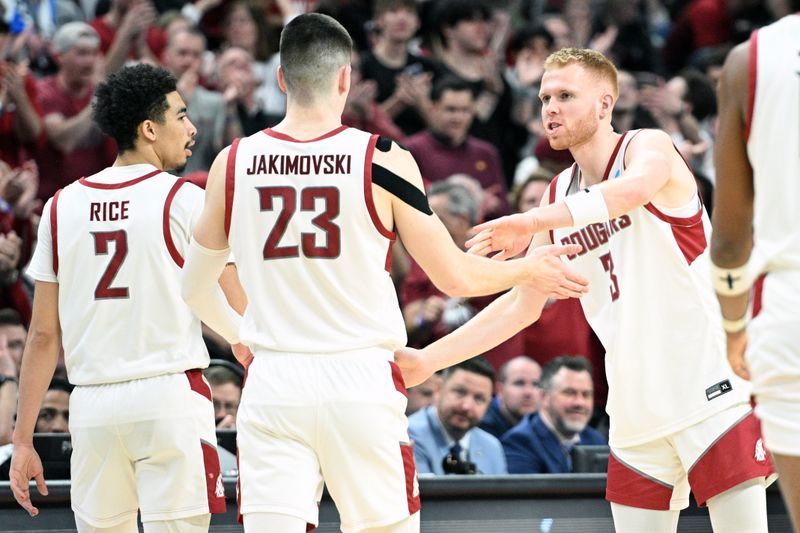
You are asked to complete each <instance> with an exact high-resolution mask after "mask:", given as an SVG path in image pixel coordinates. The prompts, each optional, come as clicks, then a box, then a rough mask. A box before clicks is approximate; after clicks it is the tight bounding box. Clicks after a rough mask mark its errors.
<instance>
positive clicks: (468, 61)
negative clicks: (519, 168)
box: [434, 0, 527, 177]
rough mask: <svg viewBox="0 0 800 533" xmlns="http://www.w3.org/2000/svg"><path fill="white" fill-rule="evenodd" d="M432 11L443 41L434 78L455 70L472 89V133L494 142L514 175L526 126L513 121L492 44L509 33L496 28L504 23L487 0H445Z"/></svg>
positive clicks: (505, 167)
mask: <svg viewBox="0 0 800 533" xmlns="http://www.w3.org/2000/svg"><path fill="white" fill-rule="evenodd" d="M434 16H435V17H436V21H437V24H438V29H439V36H440V38H441V45H442V46H441V53H440V54H438V59H439V62H438V63H436V76H435V80H434V84H435V83H436V82H437V81H438V80H439V79H441V78H444V77H449V76H454V77H456V78H457V79H460V80H462V81H464V82H466V83H467V86H468V87H469V88H470V89H472V92H473V94H474V95H475V101H474V118H475V120H474V121H471V129H470V133H471V134H472V135H474V136H475V137H477V138H479V139H483V140H484V141H487V142H489V143H491V144H492V145H494V147H495V148H496V149H497V150H498V153H499V155H500V158H501V164H502V168H503V174H504V175H505V176H509V177H510V176H511V171H512V169H513V168H514V165H515V164H516V160H517V151H518V149H519V147H520V146H521V145H522V144H523V143H524V142H525V139H526V137H527V132H526V131H525V130H524V128H521V127H514V124H513V123H512V121H511V113H512V103H513V102H512V100H513V99H512V95H511V89H510V87H509V85H508V82H507V81H506V80H505V79H504V78H503V76H502V72H503V68H502V64H503V59H504V58H503V57H502V55H499V54H498V51H497V50H492V49H491V48H490V42H491V41H492V39H494V40H495V41H497V42H500V41H505V35H503V34H501V33H499V32H498V33H495V31H496V30H502V27H501V26H500V25H495V24H494V21H493V18H492V12H491V10H490V8H489V4H488V3H486V2H484V1H483V0H443V1H441V2H439V3H438V4H437V8H436V11H435V15H434Z"/></svg>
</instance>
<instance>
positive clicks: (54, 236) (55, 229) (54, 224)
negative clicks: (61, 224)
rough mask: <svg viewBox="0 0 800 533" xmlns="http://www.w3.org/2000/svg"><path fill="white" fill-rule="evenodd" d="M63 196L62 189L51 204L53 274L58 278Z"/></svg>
mask: <svg viewBox="0 0 800 533" xmlns="http://www.w3.org/2000/svg"><path fill="white" fill-rule="evenodd" d="M60 194H61V189H58V190H57V191H56V194H55V195H53V203H52V204H50V240H51V242H52V248H53V272H54V273H55V275H56V276H58V216H57V212H56V211H57V207H56V206H57V205H58V196H59V195H60Z"/></svg>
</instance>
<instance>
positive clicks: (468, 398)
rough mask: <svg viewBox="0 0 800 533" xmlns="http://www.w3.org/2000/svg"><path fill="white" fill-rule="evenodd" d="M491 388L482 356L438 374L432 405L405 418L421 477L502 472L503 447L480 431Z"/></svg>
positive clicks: (491, 377) (491, 376) (491, 374)
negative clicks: (438, 383) (440, 380)
mask: <svg viewBox="0 0 800 533" xmlns="http://www.w3.org/2000/svg"><path fill="white" fill-rule="evenodd" d="M493 388H494V369H492V366H491V365H490V364H489V362H488V361H486V359H484V358H483V357H475V358H472V359H468V360H466V361H463V362H461V363H459V364H457V365H454V366H452V367H450V368H446V369H445V370H444V371H443V372H442V388H441V391H440V393H439V397H438V399H437V401H436V403H435V404H434V405H431V406H429V407H426V408H425V409H422V410H420V411H417V412H416V413H414V414H413V415H411V416H410V417H408V435H409V437H411V440H412V441H414V461H415V462H416V464H417V472H418V473H420V474H438V475H442V474H506V473H507V472H508V469H507V468H506V459H505V455H504V454H503V447H502V445H501V444H500V441H499V440H497V438H496V437H494V436H493V435H491V434H489V433H487V432H486V431H484V430H482V429H480V428H479V427H477V426H478V424H479V423H480V422H481V420H482V419H483V416H484V415H485V414H486V409H487V408H488V407H489V402H490V401H491V399H492V389H493Z"/></svg>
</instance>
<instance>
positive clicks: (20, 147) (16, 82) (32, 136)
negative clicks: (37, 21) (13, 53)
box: [0, 20, 42, 167]
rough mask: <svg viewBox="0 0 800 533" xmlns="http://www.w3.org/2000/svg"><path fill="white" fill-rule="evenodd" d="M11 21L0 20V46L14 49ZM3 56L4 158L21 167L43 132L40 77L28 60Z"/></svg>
mask: <svg viewBox="0 0 800 533" xmlns="http://www.w3.org/2000/svg"><path fill="white" fill-rule="evenodd" d="M11 41H12V36H11V34H10V33H9V27H8V24H6V22H5V21H3V20H0V50H3V51H6V52H5V53H9V52H8V51H9V50H10V49H11V47H12V44H11ZM15 60H16V58H13V57H11V58H9V57H5V56H3V57H0V160H2V161H5V162H6V163H8V164H9V165H11V167H17V166H19V165H21V164H22V162H23V161H25V160H26V159H27V156H28V155H29V154H30V153H31V151H32V150H33V149H34V148H35V144H36V142H37V141H39V139H40V135H41V133H42V122H41V116H40V115H41V109H40V108H39V104H38V102H37V98H36V95H37V91H36V81H35V80H34V78H33V76H32V75H31V74H30V72H29V71H28V68H27V65H26V64H25V63H21V64H17V63H16V62H15Z"/></svg>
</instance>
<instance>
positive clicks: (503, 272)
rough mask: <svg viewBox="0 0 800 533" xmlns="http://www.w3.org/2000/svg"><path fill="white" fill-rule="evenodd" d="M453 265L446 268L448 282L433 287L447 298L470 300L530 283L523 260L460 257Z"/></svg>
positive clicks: (527, 264)
mask: <svg viewBox="0 0 800 533" xmlns="http://www.w3.org/2000/svg"><path fill="white" fill-rule="evenodd" d="M460 259H461V260H460V261H459V262H458V263H457V264H456V266H454V267H452V268H450V269H448V276H449V279H448V280H447V281H446V282H442V285H441V286H440V284H439V283H437V282H436V281H434V285H436V287H437V288H438V289H439V290H440V291H442V292H444V293H445V294H447V295H448V296H455V297H465V298H472V297H474V296H486V295H489V294H497V293H498V292H503V291H506V290H508V289H510V288H511V287H514V286H516V285H519V284H521V283H525V282H528V281H530V279H531V265H530V264H529V263H527V262H523V261H505V262H499V261H494V260H491V259H486V258H484V257H478V256H475V255H467V254H462V257H461V258H460Z"/></svg>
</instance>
